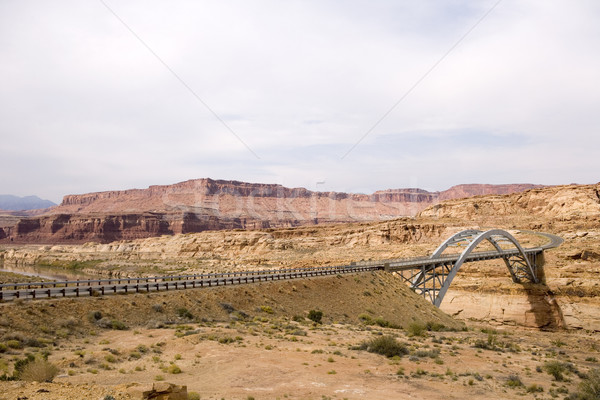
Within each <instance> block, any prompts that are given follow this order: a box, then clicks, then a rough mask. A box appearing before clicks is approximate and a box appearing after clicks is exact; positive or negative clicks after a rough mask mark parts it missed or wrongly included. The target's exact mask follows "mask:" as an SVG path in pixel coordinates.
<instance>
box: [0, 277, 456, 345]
mask: <svg viewBox="0 0 600 400" xmlns="http://www.w3.org/2000/svg"><path fill="white" fill-rule="evenodd" d="M182 309H185V310H188V311H189V312H190V314H191V315H192V316H193V318H194V319H195V320H197V321H203V320H204V321H229V320H231V319H238V318H250V319H251V318H253V317H254V316H256V315H261V314H262V315H264V313H265V309H266V310H268V312H267V313H268V314H269V315H275V316H289V317H291V316H294V315H303V316H306V315H307V313H308V311H309V310H311V309H315V310H317V309H318V310H321V311H322V312H323V315H324V316H323V320H324V321H326V322H329V323H331V322H342V323H352V324H358V323H359V322H360V321H361V320H360V318H359V315H361V314H365V315H369V316H370V317H371V318H372V319H376V318H378V317H380V318H382V319H383V320H385V321H388V322H390V323H391V324H393V325H397V326H408V324H410V323H412V322H414V321H421V322H424V323H425V322H430V321H431V322H436V323H442V324H444V325H445V326H448V327H452V328H459V327H461V326H462V323H461V322H458V321H455V320H453V319H452V318H450V317H448V316H447V315H446V314H444V313H443V312H441V311H440V310H438V309H436V308H435V307H433V306H432V305H431V304H429V303H427V302H426V301H425V300H424V299H422V298H421V297H419V296H417V295H416V294H415V293H413V292H412V291H411V290H410V289H409V288H408V287H406V286H405V285H404V284H403V283H401V282H400V281H399V280H398V279H395V278H394V277H393V276H392V275H390V274H386V273H383V272H379V273H364V274H353V275H338V276H335V277H319V278H310V279H302V280H291V281H281V282H278V281H275V282H263V283H256V284H248V285H242V286H231V287H220V288H205V289H190V290H182V291H174V292H160V293H149V294H134V295H114V296H106V297H97V298H80V299H56V300H47V301H17V302H11V303H4V304H0V315H1V316H0V337H1V336H2V335H6V334H7V333H9V332H13V333H14V332H21V333H22V334H24V335H26V336H30V335H33V337H36V336H35V335H41V336H42V337H44V336H47V337H48V338H55V337H56V336H58V337H61V336H68V335H72V334H74V335H86V334H89V332H90V331H92V330H97V329H98V320H99V319H101V318H108V320H110V321H113V320H114V321H119V322H122V323H123V324H125V325H126V326H128V327H132V328H135V327H148V326H150V327H158V326H161V325H170V324H177V323H185V322H186V321H189V319H188V315H187V313H182V311H181V310H182ZM95 312H99V313H100V314H99V315H96V317H94V316H93V314H94V313H95Z"/></svg>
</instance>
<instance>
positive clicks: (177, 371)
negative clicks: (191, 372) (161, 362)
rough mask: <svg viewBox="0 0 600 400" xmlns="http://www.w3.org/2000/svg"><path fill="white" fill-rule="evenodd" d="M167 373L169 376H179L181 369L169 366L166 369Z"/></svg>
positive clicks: (172, 365)
mask: <svg viewBox="0 0 600 400" xmlns="http://www.w3.org/2000/svg"><path fill="white" fill-rule="evenodd" d="M167 372H168V373H170V374H180V373H181V368H179V367H178V366H177V364H171V365H169V367H168V368H167Z"/></svg>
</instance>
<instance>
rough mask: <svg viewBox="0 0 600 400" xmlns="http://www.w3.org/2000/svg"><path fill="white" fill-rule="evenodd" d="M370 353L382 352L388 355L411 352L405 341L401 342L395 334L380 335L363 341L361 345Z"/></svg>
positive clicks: (401, 354)
mask: <svg viewBox="0 0 600 400" xmlns="http://www.w3.org/2000/svg"><path fill="white" fill-rule="evenodd" d="M359 348H360V349H362V350H367V351H368V352H370V353H376V354H381V355H383V356H386V357H390V358H391V357H394V356H399V357H401V356H403V355H406V354H408V353H409V351H408V348H407V347H406V345H405V344H404V343H400V342H399V341H397V340H396V338H395V337H393V336H389V335H386V336H379V337H376V338H374V339H371V340H369V341H366V342H363V343H362V344H361V346H360V347H359Z"/></svg>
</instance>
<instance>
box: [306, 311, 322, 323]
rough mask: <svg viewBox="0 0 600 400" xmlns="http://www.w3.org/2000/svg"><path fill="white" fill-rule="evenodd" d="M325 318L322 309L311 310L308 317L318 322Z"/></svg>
mask: <svg viewBox="0 0 600 400" xmlns="http://www.w3.org/2000/svg"><path fill="white" fill-rule="evenodd" d="M322 318H323V311H321V310H310V311H309V312H308V319H310V320H311V321H313V322H314V323H316V324H320V323H321V319H322Z"/></svg>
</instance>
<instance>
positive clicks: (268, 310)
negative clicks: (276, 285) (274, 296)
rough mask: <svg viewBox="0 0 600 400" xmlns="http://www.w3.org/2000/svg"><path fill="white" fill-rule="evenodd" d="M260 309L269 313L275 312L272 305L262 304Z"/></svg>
mask: <svg viewBox="0 0 600 400" xmlns="http://www.w3.org/2000/svg"><path fill="white" fill-rule="evenodd" d="M260 311H262V312H265V313H267V314H273V313H274V311H273V309H272V308H271V306H260Z"/></svg>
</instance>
